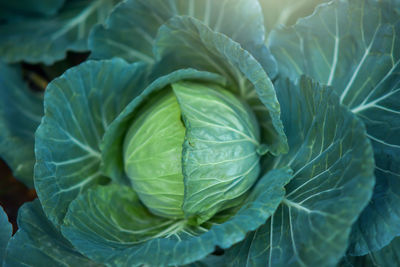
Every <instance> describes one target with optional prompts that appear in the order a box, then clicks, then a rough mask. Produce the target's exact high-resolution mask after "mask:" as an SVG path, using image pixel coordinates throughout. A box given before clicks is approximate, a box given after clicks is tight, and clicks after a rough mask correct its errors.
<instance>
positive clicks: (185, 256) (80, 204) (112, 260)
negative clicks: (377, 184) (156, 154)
mask: <svg viewBox="0 0 400 267" xmlns="http://www.w3.org/2000/svg"><path fill="white" fill-rule="evenodd" d="M291 177H292V174H291V170H289V169H286V168H285V169H279V170H273V171H271V172H269V173H268V174H267V175H265V176H264V177H263V178H261V180H260V181H259V182H258V184H257V185H256V186H255V187H254V188H253V190H252V192H251V194H250V195H249V197H248V199H247V201H246V203H245V204H244V205H243V206H242V207H241V208H240V210H239V211H238V212H237V213H236V214H235V215H233V216H232V217H231V218H230V219H228V220H227V221H225V222H220V223H215V224H214V225H213V223H212V221H211V222H209V224H208V225H207V224H205V225H203V226H204V227H203V226H200V227H195V226H190V225H184V224H182V221H173V220H166V219H162V218H160V217H156V216H155V215H151V214H150V213H147V214H146V213H145V211H140V210H141V209H140V207H139V206H140V205H141V204H140V203H138V200H137V197H135V196H134V193H133V191H131V190H130V189H128V188H127V187H125V189H124V188H123V187H122V186H121V185H110V186H106V187H104V188H101V187H99V188H95V189H93V190H89V191H87V192H86V193H84V194H83V195H81V196H80V197H79V198H77V199H76V200H74V201H73V202H72V204H71V206H70V209H69V211H68V215H67V217H66V222H65V225H64V226H63V234H64V235H65V236H66V237H67V238H68V239H69V240H70V241H71V242H72V244H73V245H74V246H75V247H76V248H77V249H78V250H79V251H81V252H82V253H83V254H85V255H87V256H88V257H89V258H91V259H93V260H95V261H100V262H104V263H106V264H108V265H110V266H142V265H143V264H148V265H150V266H160V265H161V266H168V265H182V264H187V263H190V262H193V261H196V260H199V259H202V258H204V257H205V256H207V255H208V254H210V253H211V252H213V251H214V249H215V246H220V247H221V248H228V247H230V246H231V245H232V244H234V243H236V242H238V241H240V240H242V239H243V238H244V237H245V235H246V233H247V232H248V231H251V230H255V229H256V228H257V227H258V226H259V225H261V224H262V223H263V222H265V220H266V219H267V218H268V217H269V216H270V215H271V214H272V213H273V212H274V210H275V209H276V207H277V206H278V205H279V203H280V202H281V200H282V198H283V196H284V194H285V190H284V189H283V187H284V185H285V184H287V183H288V182H289V180H290V179H291ZM110 202H111V203H113V205H110ZM88 206H89V207H91V208H89V209H85V207H88ZM114 207H116V208H114ZM160 226H162V227H166V228H165V229H164V231H161V232H160V231H156V230H158V229H155V228H158V227H160ZM210 227H211V228H210ZM208 228H210V229H209V230H208ZM143 233H146V235H143ZM141 235H143V236H141ZM151 236H153V238H150V237H151ZM146 237H147V238H148V239H149V240H148V241H146V239H145V238H146ZM140 238H141V240H140ZM140 241H142V242H140Z"/></svg>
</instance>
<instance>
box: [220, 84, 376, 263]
mask: <svg viewBox="0 0 400 267" xmlns="http://www.w3.org/2000/svg"><path fill="white" fill-rule="evenodd" d="M277 86H278V90H277V91H278V97H279V100H280V103H281V105H282V119H283V122H284V125H285V130H286V133H287V136H288V141H289V147H290V151H289V153H288V154H286V155H282V156H280V157H278V158H277V159H276V160H275V161H274V164H273V168H275V167H281V166H290V167H291V168H292V169H293V171H294V177H293V179H292V180H291V181H290V183H289V184H288V185H287V186H286V187H285V189H286V192H287V194H286V195H285V198H284V200H283V202H282V204H281V205H280V207H279V208H278V210H277V211H276V212H275V213H274V215H273V216H272V217H271V218H270V219H269V220H268V221H267V223H266V224H265V225H263V226H262V227H260V228H259V229H257V231H256V232H254V233H252V234H250V235H249V236H248V237H247V239H246V240H245V241H244V242H242V243H240V244H239V245H237V246H235V247H233V248H232V249H231V250H230V251H228V252H227V255H226V256H227V257H228V258H230V263H231V265H233V266H334V265H335V264H337V263H338V261H339V260H340V258H341V257H342V256H343V254H344V253H345V251H346V249H347V244H348V238H349V235H350V232H351V227H352V224H353V223H354V221H355V220H356V219H357V217H358V215H359V214H360V213H361V211H362V210H363V208H364V207H365V206H366V205H367V203H368V201H369V199H370V197H371V194H372V189H373V186H374V176H373V169H374V161H373V153H372V148H371V145H370V143H369V141H368V139H367V137H366V135H365V128H364V126H363V124H362V122H361V121H360V120H359V119H357V118H356V116H354V115H353V114H351V112H349V111H348V110H347V109H346V108H345V107H343V106H341V105H340V104H339V98H338V96H337V95H336V94H335V92H334V91H333V90H332V89H331V88H329V87H325V86H320V85H319V84H318V83H314V82H312V81H311V80H310V79H308V78H305V77H302V78H301V80H300V81H299V85H298V86H294V85H292V84H291V83H289V82H282V81H280V82H278V84H277Z"/></svg>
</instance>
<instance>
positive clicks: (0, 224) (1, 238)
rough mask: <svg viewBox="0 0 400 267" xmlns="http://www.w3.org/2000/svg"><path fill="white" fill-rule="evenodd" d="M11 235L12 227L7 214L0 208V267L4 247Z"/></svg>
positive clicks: (4, 250)
mask: <svg viewBox="0 0 400 267" xmlns="http://www.w3.org/2000/svg"><path fill="white" fill-rule="evenodd" d="M11 234H12V225H11V223H10V222H9V221H8V217H7V214H6V213H5V212H4V210H3V208H2V207H1V206H0V266H2V264H3V260H4V256H5V252H6V247H7V244H8V240H10V238H11Z"/></svg>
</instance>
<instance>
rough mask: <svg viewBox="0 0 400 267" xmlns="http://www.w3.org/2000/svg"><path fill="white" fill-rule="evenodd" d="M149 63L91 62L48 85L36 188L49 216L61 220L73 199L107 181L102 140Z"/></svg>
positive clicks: (39, 133)
mask: <svg viewBox="0 0 400 267" xmlns="http://www.w3.org/2000/svg"><path fill="white" fill-rule="evenodd" d="M146 71H147V68H146V66H145V65H143V64H141V63H138V64H133V65H130V64H128V63H126V62H125V61H123V60H121V59H114V60H108V61H96V62H94V61H88V62H85V63H83V64H81V65H79V66H77V67H74V68H71V69H69V70H68V71H67V72H66V73H65V74H63V75H62V76H61V77H59V78H57V79H55V80H53V81H52V82H51V83H50V84H49V86H48V87H47V90H46V93H45V99H44V105H45V115H44V117H43V120H42V122H41V124H40V126H39V128H38V130H37V132H36V141H35V152H36V160H37V162H36V165H35V187H36V190H37V193H38V196H39V198H40V200H41V203H42V205H43V209H44V211H45V213H46V215H47V216H48V217H49V218H50V219H51V221H53V222H54V223H55V224H56V225H58V224H60V223H61V221H62V219H63V217H64V215H65V213H66V211H67V208H68V205H69V203H70V202H71V201H72V200H73V199H74V198H76V197H77V196H78V195H79V194H81V193H82V192H83V191H85V189H87V188H88V187H90V186H92V185H94V184H98V183H101V182H104V181H105V179H104V177H103V174H102V173H101V171H100V164H101V154H100V143H101V141H102V138H103V134H104V132H105V130H106V129H107V128H108V126H109V125H110V123H111V122H112V121H113V120H114V119H115V118H116V117H117V116H118V115H119V113H120V112H121V111H122V110H123V109H124V108H125V106H126V105H127V104H128V103H129V101H130V100H131V99H133V98H134V97H135V96H137V95H138V94H139V93H140V92H141V90H142V88H141V84H143V83H145V81H146V75H147V74H146Z"/></svg>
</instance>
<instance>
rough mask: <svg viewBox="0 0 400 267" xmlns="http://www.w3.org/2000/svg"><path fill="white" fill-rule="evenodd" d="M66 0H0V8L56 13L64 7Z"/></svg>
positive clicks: (28, 12) (3, 9) (42, 13)
mask: <svg viewBox="0 0 400 267" xmlns="http://www.w3.org/2000/svg"><path fill="white" fill-rule="evenodd" d="M64 2H65V0H36V1H32V0H18V1H8V0H0V9H2V11H5V12H7V11H8V10H10V11H14V12H18V13H26V14H38V15H54V14H56V13H57V11H58V10H59V9H60V8H61V7H62V5H63V4H64Z"/></svg>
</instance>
